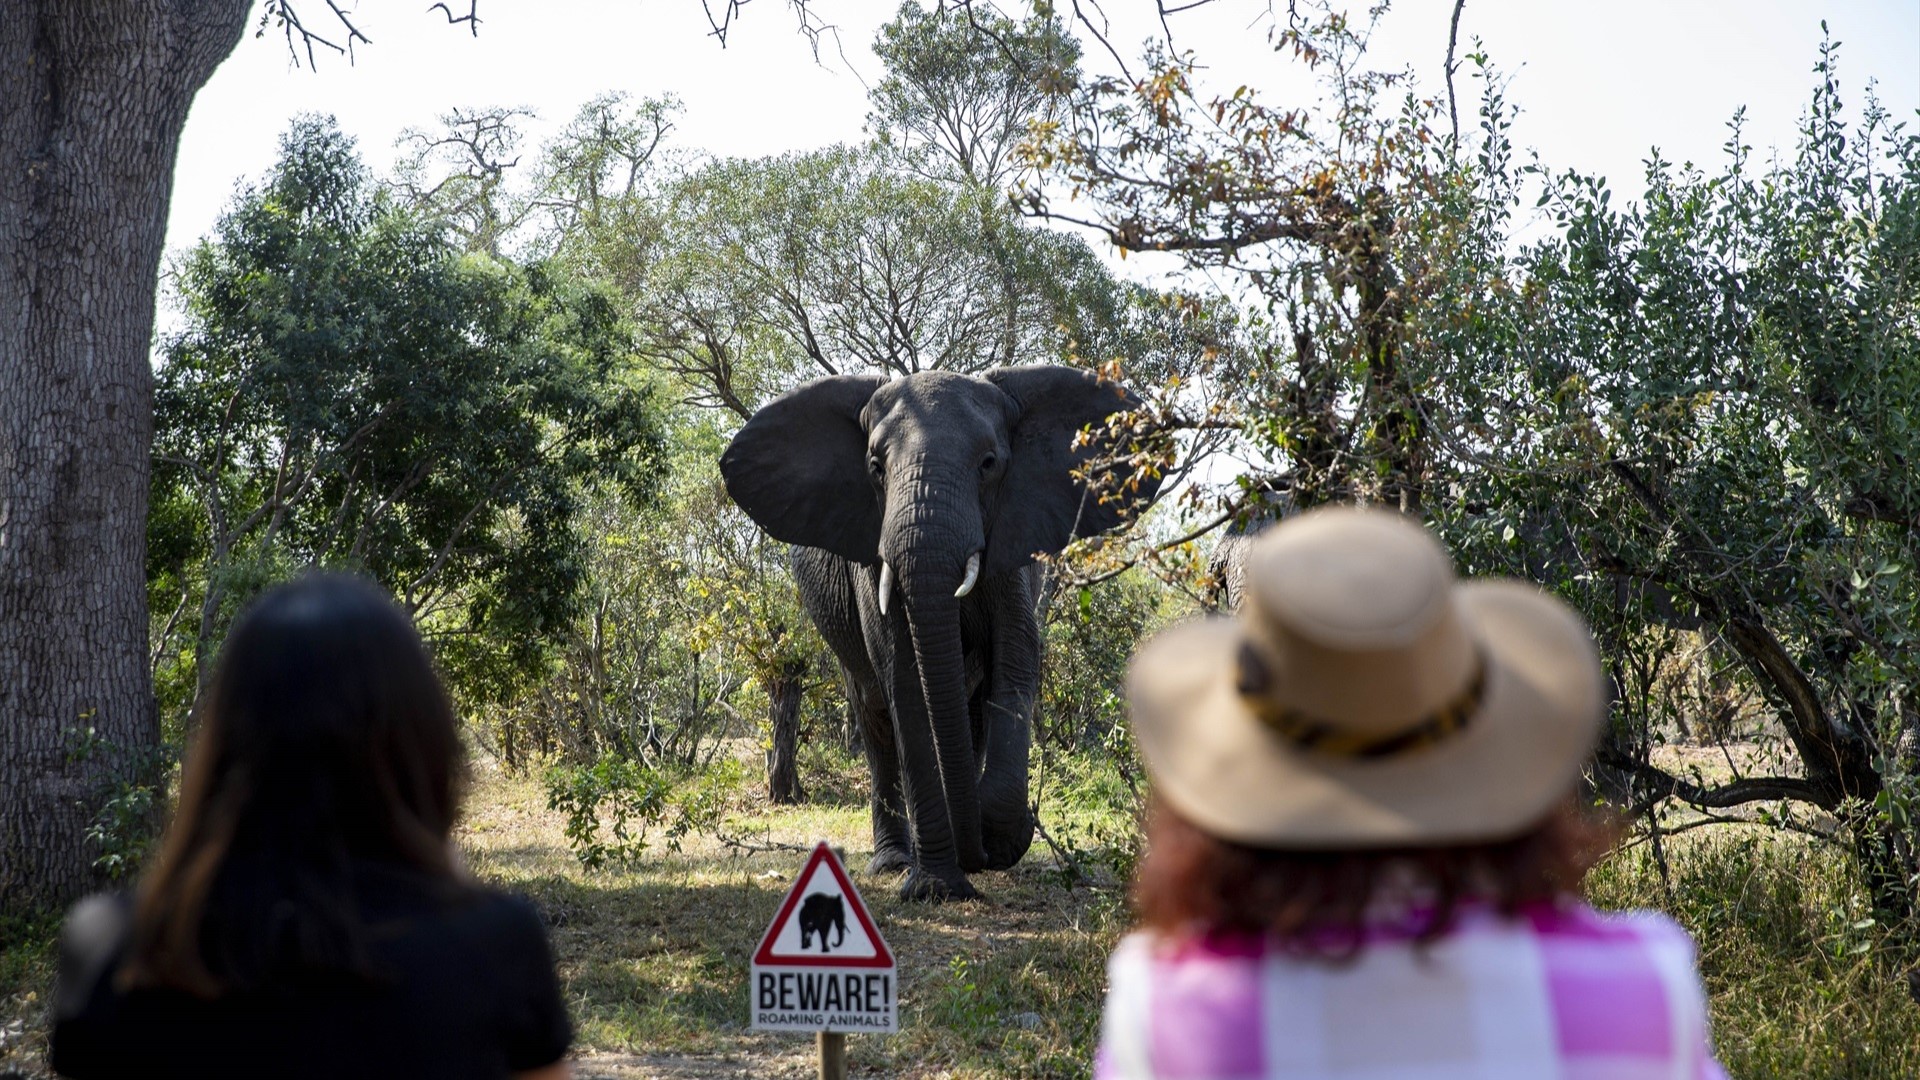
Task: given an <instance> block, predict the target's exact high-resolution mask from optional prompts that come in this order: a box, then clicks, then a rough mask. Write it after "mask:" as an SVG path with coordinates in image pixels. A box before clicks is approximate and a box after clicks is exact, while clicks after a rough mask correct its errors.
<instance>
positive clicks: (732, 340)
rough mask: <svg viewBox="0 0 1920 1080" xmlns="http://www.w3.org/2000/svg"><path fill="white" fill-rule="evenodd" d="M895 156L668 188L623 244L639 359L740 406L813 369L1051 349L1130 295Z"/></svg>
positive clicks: (1058, 238) (1067, 239)
mask: <svg viewBox="0 0 1920 1080" xmlns="http://www.w3.org/2000/svg"><path fill="white" fill-rule="evenodd" d="M894 166H895V163H894V161H893V159H892V158H891V157H889V156H888V155H886V154H884V153H880V152H875V151H868V150H855V149H849V148H835V149H831V150H824V151H816V152H813V153H808V154H795V155H788V156H785V157H779V158H771V159H763V160H758V161H724V162H717V163H714V164H712V165H710V166H708V167H706V168H703V169H701V170H699V171H697V172H695V173H693V174H691V175H689V176H687V177H686V178H685V179H683V180H681V181H680V182H678V183H676V184H675V185H673V187H672V188H671V190H670V191H669V193H668V199H669V202H668V204H667V208H666V209H665V210H664V211H663V212H662V214H661V218H662V220H663V221H665V222H667V223H668V231H667V233H666V234H665V236H664V237H663V239H662V240H661V242H660V243H659V244H658V246H656V247H651V248H648V249H645V250H640V249H637V248H636V249H633V252H632V259H633V263H634V264H637V265H641V266H644V268H645V270H644V273H643V274H636V275H635V277H636V279H641V280H644V281H645V282H646V284H645V286H644V287H643V288H641V289H640V290H639V292H638V294H637V295H636V302H637V303H638V304H639V305H640V306H639V310H638V312H637V315H636V318H637V321H638V322H639V323H640V324H641V325H643V326H644V327H646V328H647V337H646V340H645V342H644V348H645V352H646V354H647V356H648V357H649V359H650V360H651V361H652V362H653V363H654V364H655V365H657V366H658V367H659V368H660V369H661V370H662V371H664V372H667V373H669V374H671V375H673V376H674V377H675V378H676V379H677V380H679V381H680V382H681V383H682V384H683V385H685V386H686V387H687V388H688V394H689V398H690V400H693V401H695V402H697V403H699V404H703V405H710V406H718V407H723V408H726V409H729V410H731V411H732V412H734V413H735V414H737V415H739V416H740V417H742V418H745V417H747V416H750V415H751V414H752V412H753V410H754V409H755V408H757V407H758V405H759V403H760V402H761V401H764V400H765V399H766V398H767V397H770V396H772V395H773V394H775V393H778V392H779V391H781V390H784V389H786V388H788V387H790V386H792V385H794V384H795V383H797V382H800V381H802V380H804V379H806V378H812V377H816V376H820V375H827V374H834V373H839V372H851V371H875V372H889V373H893V374H907V373H910V372H914V371H922V370H928V369H935V368H938V369H943V370H952V371H978V370H981V369H984V368H987V367H991V366H994V365H998V364H1013V363H1033V362H1043V361H1047V360H1057V359H1062V358H1064V357H1065V356H1066V355H1068V353H1069V352H1070V351H1071V348H1072V344H1073V342H1075V341H1076V340H1077V339H1090V338H1092V337H1094V336H1095V335H1094V333H1093V331H1092V330H1090V329H1089V327H1090V326H1104V325H1106V324H1107V322H1108V321H1109V320H1108V318H1107V316H1108V314H1109V313H1110V312H1113V311H1117V310H1119V309H1121V308H1123V307H1124V306H1125V305H1126V303H1127V302H1128V295H1129V293H1128V290H1127V289H1126V288H1125V287H1124V286H1121V285H1120V284H1118V283H1117V282H1115V281H1114V279H1113V278H1112V276H1111V275H1110V274H1108V273H1107V272H1106V270H1105V269H1104V268H1103V267H1101V266H1100V264H1099V262H1098V260H1096V259H1095V258H1094V257H1093V256H1092V254H1091V253H1090V252H1089V251H1088V250H1087V249H1086V247H1085V245H1084V244H1083V243H1081V242H1080V241H1079V240H1078V239H1077V238H1074V237H1071V236H1067V235H1063V234H1059V233H1054V232H1050V231H1044V230H1038V229H1033V228H1030V227H1026V226H1024V225H1022V224H1021V223H1020V222H1019V221H1018V220H1017V218H1016V217H1015V215H1013V214H1012V213H1011V212H1010V211H1009V210H1008V209H1007V207H1006V206H1005V205H1004V204H1003V202H1002V201H1001V200H1000V199H999V197H998V196H995V195H993V194H991V193H989V192H986V191H984V190H982V189H979V188H966V187H956V186H952V185H945V184H938V183H934V182H932V181H928V180H924V179H919V178H916V177H913V176H910V175H906V174H903V173H902V172H900V171H899V170H898V169H896V168H895V167H894Z"/></svg>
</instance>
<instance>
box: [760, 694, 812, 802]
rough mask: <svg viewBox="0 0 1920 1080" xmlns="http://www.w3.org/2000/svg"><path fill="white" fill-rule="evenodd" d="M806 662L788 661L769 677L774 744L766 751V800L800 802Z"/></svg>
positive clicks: (770, 714) (801, 794)
mask: <svg viewBox="0 0 1920 1080" xmlns="http://www.w3.org/2000/svg"><path fill="white" fill-rule="evenodd" d="M806 674H807V665H806V664H804V663H798V662H793V663H788V664H786V665H785V666H783V667H782V668H781V669H780V671H779V673H778V674H777V675H775V676H774V677H773V678H772V679H769V680H768V681H767V713H768V718H769V719H770V720H771V721H772V722H773V746H772V748H771V749H769V750H768V751H767V801H768V802H772V803H797V802H801V801H803V800H804V799H805V798H806V794H805V793H804V792H802V791H801V790H800V764H799V751H800V700H801V694H802V691H803V690H804V689H805V686H806V684H805V682H804V681H803V680H804V679H805V676H806Z"/></svg>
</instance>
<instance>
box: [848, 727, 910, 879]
mask: <svg viewBox="0 0 1920 1080" xmlns="http://www.w3.org/2000/svg"><path fill="white" fill-rule="evenodd" d="M854 709H855V711H856V712H857V713H858V715H859V718H860V745H861V747H862V748H863V749H864V750H865V751H866V755H867V771H868V773H869V774H870V775H871V776H872V777H873V795H872V811H873V858H872V859H871V860H869V861H868V863H867V873H869V874H886V873H892V872H893V871H895V870H905V869H907V868H908V867H910V866H912V865H913V834H912V833H911V832H909V831H908V829H907V813H906V792H905V790H903V789H902V788H901V786H900V749H899V745H898V744H897V743H896V742H895V741H894V737H893V718H892V717H891V716H889V715H888V714H887V703H886V700H885V699H884V698H882V697H881V696H880V695H879V694H871V695H861V696H860V697H859V699H858V700H856V702H855V703H854Z"/></svg>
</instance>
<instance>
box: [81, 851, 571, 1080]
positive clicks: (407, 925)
mask: <svg viewBox="0 0 1920 1080" xmlns="http://www.w3.org/2000/svg"><path fill="white" fill-rule="evenodd" d="M355 891H356V893H357V895H358V899H359V901H360V909H361V915H362V918H363V919H364V920H365V922H366V925H367V926H368V928H369V930H370V935H369V936H370V950H371V953H372V959H373V961H374V964H375V967H376V968H377V969H378V970H379V971H380V973H381V978H380V979H379V980H378V981H376V982H374V983H368V982H366V981H364V980H353V979H342V978H338V977H335V978H331V979H299V978H289V979H286V980H281V981H280V983H279V984H277V985H271V986H266V987H262V988H259V989H255V990H249V991H245V992H235V993H230V994H227V995H224V996H222V997H219V998H216V999H213V1000H206V999H202V998H198V997H194V996H193V995H190V994H187V993H184V992H180V991H175V990H160V989H147V988H143V989H135V990H131V991H122V990H120V989H119V988H117V987H116V986H115V985H114V975H115V973H116V971H117V970H118V969H119V967H120V964H121V961H122V960H123V959H125V956H126V950H127V943H128V938H129V935H130V930H131V924H132V903H131V901H130V900H129V899H127V898H126V897H124V896H97V897H93V898H91V899H88V900H84V901H82V902H81V903H80V904H78V905H76V906H75V907H74V909H73V911H72V912H71V913H70V914H69V915H68V917H67V925H66V930H65V932H64V933H63V935H62V938H61V956H60V983H59V989H58V992H57V994H56V996H55V1001H54V1026H53V1035H52V1040H51V1041H52V1059H53V1067H54V1069H55V1070H57V1071H59V1072H60V1073H62V1074H64V1075H67V1076H72V1077H77V1078H82V1080H85V1078H88V1077H123V1076H124V1077H135V1076H137V1077H142V1078H145V1077H166V1076H195V1077H294V1078H305V1077H315V1078H318V1077H329V1078H331V1077H366V1078H370V1080H371V1078H380V1077H394V1078H402V1077H404V1078H406V1080H437V1078H441V1077H445V1078H447V1080H456V1078H457V1080H469V1078H475V1080H477V1078H499V1077H506V1076H508V1075H509V1074H511V1073H513V1072H517V1071H520V1070H524V1069H537V1068H540V1067H542V1066H546V1065H551V1064H553V1063H554V1062H556V1061H558V1060H560V1058H561V1057H562V1056H563V1055H564V1054H565V1053H566V1050H567V1044H568V1042H570V1041H571V1039H572V1031H571V1029H570V1028H569V1026H568V1024H567V1013H566V1007H565V1006H564V1005H563V1004H562V1003H561V1000H560V992H559V987H558V985H557V984H556V982H555V980H554V973H553V957H552V954H551V952H550V951H549V949H548V947H547V935H546V929H545V927H544V926H542V925H541V922H540V918H539V916H538V915H537V914H535V912H534V910H533V908H532V907H531V906H530V905H528V904H527V903H526V902H525V901H522V900H519V899H516V898H514V897H510V896H506V895H504V894H501V893H496V892H491V891H487V890H482V889H477V888H457V889H449V888H448V887H447V886H446V885H444V884H438V883H432V882H428V881H425V880H423V879H421V878H419V877H418V876H415V875H412V874H410V873H407V872H404V871H400V870H395V869H386V868H380V869H374V868H363V870H362V871H361V872H360V873H357V874H356V877H355Z"/></svg>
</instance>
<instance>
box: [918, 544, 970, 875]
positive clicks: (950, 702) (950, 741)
mask: <svg viewBox="0 0 1920 1080" xmlns="http://www.w3.org/2000/svg"><path fill="white" fill-rule="evenodd" d="M910 558H911V557H910ZM949 563H950V564H951V565H948V564H949ZM961 573H962V570H961V560H960V559H950V558H943V557H941V556H939V555H932V556H931V557H928V558H912V561H911V562H907V561H904V560H903V564H902V566H901V567H900V576H901V580H902V581H903V582H904V583H905V584H906V588H905V589H904V590H903V591H904V592H905V594H906V595H905V599H906V601H907V610H906V616H907V628H908V632H909V633H910V634H911V635H912V639H913V654H914V656H915V658H916V659H917V661H918V665H919V669H920V690H921V695H922V700H924V701H925V703H926V708H927V723H928V727H929V728H930V730H931V731H932V734H933V746H934V751H935V754H936V755H937V759H938V765H939V773H940V775H939V781H940V784H939V789H940V790H942V791H944V793H945V796H946V798H945V806H944V807H939V808H933V807H927V808H922V809H921V813H922V814H923V815H924V814H925V813H926V812H927V811H928V810H944V812H945V816H946V819H947V822H948V824H949V825H950V826H951V828H952V830H953V843H954V849H955V853H956V855H957V857H958V861H959V863H960V869H962V870H963V871H966V872H968V873H972V872H974V871H977V870H980V869H982V868H983V867H984V866H985V865H986V849H985V847H984V846H983V845H982V843H981V836H980V800H979V794H978V792H977V791H976V783H977V781H976V776H977V769H978V766H977V764H976V758H975V753H974V747H973V725H972V718H971V714H970V713H969V711H968V708H967V677H966V668H965V664H964V661H963V660H962V659H961V652H960V604H959V601H958V600H956V599H955V598H954V595H953V593H954V587H955V586H956V585H957V584H958V583H959V581H960V577H961ZM928 779H929V780H931V779H932V778H931V777H929V778H928ZM928 786H931V785H928Z"/></svg>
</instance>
